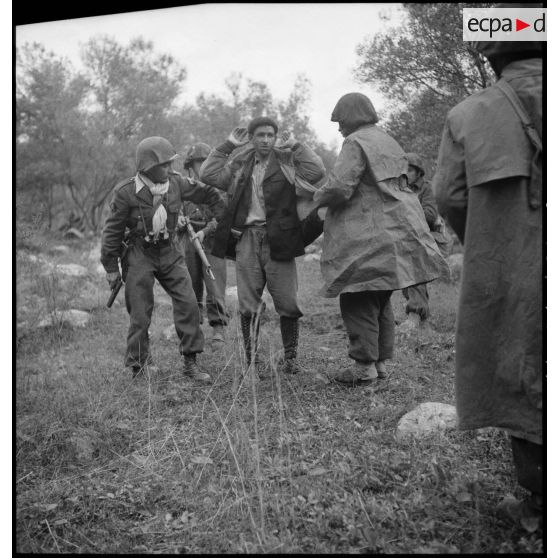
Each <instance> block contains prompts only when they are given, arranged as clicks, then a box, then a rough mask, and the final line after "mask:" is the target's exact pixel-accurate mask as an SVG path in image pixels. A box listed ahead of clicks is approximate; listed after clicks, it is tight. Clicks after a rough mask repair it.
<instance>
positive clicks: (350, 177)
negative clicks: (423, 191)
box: [314, 124, 447, 297]
mask: <svg viewBox="0 0 558 558" xmlns="http://www.w3.org/2000/svg"><path fill="white" fill-rule="evenodd" d="M406 171H407V160H406V157H405V153H404V151H403V150H402V149H401V147H400V146H399V144H398V143H397V142H396V141H395V140H394V139H393V138H392V137H391V136H389V135H388V134H387V133H385V132H384V131H383V130H382V129H381V128H380V127H378V126H376V125H371V124H370V125H365V126H362V127H361V128H359V129H358V130H356V131H355V132H353V133H352V134H350V135H348V136H347V137H346V138H345V141H344V142H343V145H342V147H341V152H340V154H339V157H338V158H337V161H336V162H335V166H334V169H333V172H332V173H331V175H330V177H329V180H328V182H327V183H326V184H325V185H324V186H322V188H320V190H318V192H316V194H315V195H314V200H315V201H317V202H318V203H319V204H320V205H325V206H328V210H327V214H326V218H325V223H324V240H323V251H322V258H321V269H322V276H323V278H324V282H325V285H324V287H323V289H322V294H323V295H324V296H326V297H336V296H338V295H339V294H341V293H347V292H359V291H393V290H398V289H403V288H405V287H409V286H411V285H416V284H418V283H425V282H428V281H432V280H434V279H436V278H437V277H439V276H440V275H441V274H442V272H443V270H444V268H445V267H446V265H447V264H446V263H445V261H444V259H443V257H442V255H441V254H440V252H439V250H438V247H437V245H436V242H435V241H434V239H433V238H432V236H431V235H430V232H429V230H428V225H427V224H426V220H425V218H424V212H423V209H422V207H421V205H420V202H419V199H418V197H417V195H416V194H415V193H414V192H413V191H412V190H411V189H410V188H409V187H408V185H407V180H406V176H403V175H405V173H406Z"/></svg>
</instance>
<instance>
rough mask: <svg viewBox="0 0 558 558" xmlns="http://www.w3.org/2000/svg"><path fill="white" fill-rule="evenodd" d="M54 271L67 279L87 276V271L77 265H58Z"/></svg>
mask: <svg viewBox="0 0 558 558" xmlns="http://www.w3.org/2000/svg"><path fill="white" fill-rule="evenodd" d="M55 269H56V271H57V272H58V273H61V274H62V275H68V276H69V277H86V276H87V275H89V271H88V269H87V268H86V267H84V266H83V265H79V264H58V265H57V266H55Z"/></svg>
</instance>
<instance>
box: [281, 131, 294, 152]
mask: <svg viewBox="0 0 558 558" xmlns="http://www.w3.org/2000/svg"><path fill="white" fill-rule="evenodd" d="M277 143H278V144H279V146H280V147H286V148H289V149H292V147H293V146H294V144H295V143H296V140H295V138H294V136H293V135H292V134H291V132H289V131H288V130H285V131H283V132H281V135H280V136H279V141H278V142H277Z"/></svg>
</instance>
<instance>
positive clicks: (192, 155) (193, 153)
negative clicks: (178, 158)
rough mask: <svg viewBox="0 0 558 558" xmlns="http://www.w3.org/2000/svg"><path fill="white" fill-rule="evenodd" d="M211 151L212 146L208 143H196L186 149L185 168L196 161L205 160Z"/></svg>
mask: <svg viewBox="0 0 558 558" xmlns="http://www.w3.org/2000/svg"><path fill="white" fill-rule="evenodd" d="M210 152H211V147H209V145H207V143H195V144H194V145H192V147H190V149H188V151H186V156H185V158H184V168H186V167H189V166H190V165H191V164H192V163H193V162H194V161H205V160H206V159H207V157H208V156H209V153H210Z"/></svg>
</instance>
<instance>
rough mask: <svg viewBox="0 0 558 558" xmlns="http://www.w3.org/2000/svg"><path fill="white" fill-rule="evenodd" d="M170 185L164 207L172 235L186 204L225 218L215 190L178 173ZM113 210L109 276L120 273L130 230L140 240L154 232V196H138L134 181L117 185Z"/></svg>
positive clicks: (107, 243)
mask: <svg viewBox="0 0 558 558" xmlns="http://www.w3.org/2000/svg"><path fill="white" fill-rule="evenodd" d="M169 181H170V184H169V191H168V193H167V194H166V195H165V196H164V198H163V201H162V204H163V206H164V207H165V210H166V211H167V223H166V226H167V229H168V230H169V231H170V232H171V233H174V231H175V229H176V226H177V219H178V212H179V210H180V207H181V205H182V202H183V201H193V202H195V203H206V204H208V205H209V206H210V208H211V210H212V211H213V213H214V214H215V215H216V217H217V218H219V217H221V215H222V214H223V210H224V207H225V204H224V202H223V200H222V199H221V195H220V193H219V192H218V191H217V190H215V189H214V188H212V187H210V186H205V185H203V184H201V183H200V182H195V181H190V180H188V179H186V178H185V177H183V176H181V175H180V174H178V173H172V174H171V175H170V177H169ZM110 210H111V213H110V215H109V217H108V218H107V220H106V222H105V226H104V229H103V235H102V245H101V263H102V264H103V266H104V268H105V270H106V271H107V273H110V272H114V271H118V258H119V256H120V250H121V244H122V240H123V238H124V232H125V231H126V229H128V230H129V231H130V232H131V235H132V237H140V238H143V237H144V236H146V235H147V234H148V233H149V232H150V231H151V230H152V229H153V227H152V222H151V221H152V218H153V213H154V210H153V196H152V195H151V192H150V191H149V188H147V187H143V188H142V189H141V190H140V191H139V192H137V193H136V185H135V180H134V177H131V178H127V179H126V180H123V181H122V182H120V183H119V184H117V185H116V187H115V190H114V196H113V199H112V202H111V204H110Z"/></svg>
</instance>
